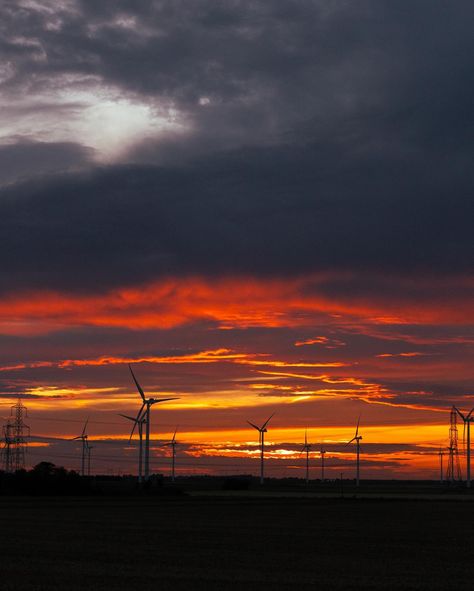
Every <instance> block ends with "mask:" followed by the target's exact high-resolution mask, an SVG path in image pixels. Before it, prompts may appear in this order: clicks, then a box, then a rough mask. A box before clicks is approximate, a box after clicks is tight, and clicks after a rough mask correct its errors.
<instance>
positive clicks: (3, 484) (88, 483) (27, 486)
mask: <svg viewBox="0 0 474 591" xmlns="http://www.w3.org/2000/svg"><path fill="white" fill-rule="evenodd" d="M96 492H97V491H96V490H95V486H94V482H93V480H92V479H89V478H83V477H81V476H80V475H79V474H78V473H77V472H75V471H74V470H66V468H63V467H62V466H61V467H58V466H55V465H54V464H53V463H51V462H40V463H39V464H36V466H35V467H34V468H33V469H32V470H17V471H16V472H13V473H8V472H4V471H1V472H0V495H83V494H94V493H96Z"/></svg>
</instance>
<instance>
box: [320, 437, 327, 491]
mask: <svg viewBox="0 0 474 591" xmlns="http://www.w3.org/2000/svg"><path fill="white" fill-rule="evenodd" d="M325 453H326V450H325V449H323V447H322V446H321V451H320V452H319V454H320V456H321V481H322V482H324V454H325Z"/></svg>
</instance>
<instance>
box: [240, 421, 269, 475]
mask: <svg viewBox="0 0 474 591" xmlns="http://www.w3.org/2000/svg"><path fill="white" fill-rule="evenodd" d="M274 414H275V413H272V414H271V415H270V416H269V417H268V419H267V420H266V421H265V422H264V423H263V425H262V426H261V427H258V426H257V425H254V424H253V423H251V422H250V421H247V423H248V424H249V425H250V426H251V427H253V428H254V429H257V431H258V432H259V444H260V484H263V482H264V476H263V459H264V447H265V433H266V432H267V425H268V423H269V422H270V419H271V418H272V417H273V415H274Z"/></svg>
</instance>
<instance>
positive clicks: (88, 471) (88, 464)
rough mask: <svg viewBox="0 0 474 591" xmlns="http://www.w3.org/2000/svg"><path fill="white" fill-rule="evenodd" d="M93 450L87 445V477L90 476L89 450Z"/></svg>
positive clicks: (91, 446) (92, 447)
mask: <svg viewBox="0 0 474 591" xmlns="http://www.w3.org/2000/svg"><path fill="white" fill-rule="evenodd" d="M93 449H94V446H93V445H89V443H87V476H90V475H91V450H93Z"/></svg>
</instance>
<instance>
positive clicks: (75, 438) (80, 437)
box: [70, 435, 82, 441]
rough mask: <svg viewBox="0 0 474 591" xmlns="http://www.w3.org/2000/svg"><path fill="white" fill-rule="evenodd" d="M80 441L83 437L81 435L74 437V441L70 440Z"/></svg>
mask: <svg viewBox="0 0 474 591" xmlns="http://www.w3.org/2000/svg"><path fill="white" fill-rule="evenodd" d="M78 439H82V435H79V436H78V437H73V438H72V439H70V441H77V440H78Z"/></svg>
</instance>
